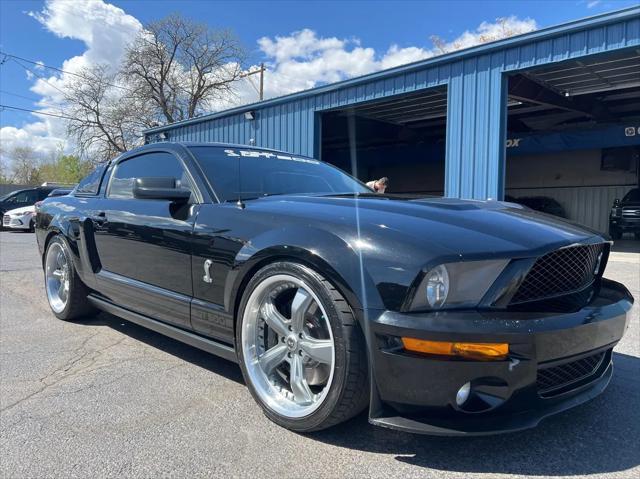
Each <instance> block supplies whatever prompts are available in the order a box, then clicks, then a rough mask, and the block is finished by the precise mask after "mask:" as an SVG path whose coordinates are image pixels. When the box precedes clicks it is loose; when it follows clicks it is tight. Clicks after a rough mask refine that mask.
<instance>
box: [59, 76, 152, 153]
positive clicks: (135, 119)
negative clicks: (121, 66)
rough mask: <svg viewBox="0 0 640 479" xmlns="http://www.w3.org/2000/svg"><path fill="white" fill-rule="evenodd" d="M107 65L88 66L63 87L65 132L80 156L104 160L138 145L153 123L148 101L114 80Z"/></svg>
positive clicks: (114, 77)
mask: <svg viewBox="0 0 640 479" xmlns="http://www.w3.org/2000/svg"><path fill="white" fill-rule="evenodd" d="M116 82H117V74H115V73H110V72H109V70H108V68H107V67H106V66H102V65H98V66H94V67H91V68H87V69H85V70H83V71H82V72H80V73H79V74H78V75H77V76H75V77H74V78H73V79H72V80H70V81H69V82H68V83H67V85H66V88H65V107H64V115H65V116H66V117H68V123H67V130H68V133H69V135H70V136H71V137H73V139H74V140H75V141H76V144H77V147H78V150H79V152H80V154H81V155H82V156H85V157H88V158H91V159H92V160H93V162H100V161H105V160H107V159H110V158H113V157H114V156H116V155H118V154H119V153H122V152H124V151H127V150H129V149H130V148H133V147H135V146H138V145H139V144H140V142H141V141H142V130H143V129H145V128H149V127H151V126H152V124H153V118H154V112H153V109H152V108H150V106H149V105H148V104H146V103H145V102H144V101H143V100H141V99H140V98H138V97H137V96H136V95H133V94H132V93H131V92H130V91H129V90H128V89H127V88H126V87H122V86H120V85H118V84H117V83H116Z"/></svg>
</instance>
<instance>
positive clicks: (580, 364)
mask: <svg viewBox="0 0 640 479" xmlns="http://www.w3.org/2000/svg"><path fill="white" fill-rule="evenodd" d="M605 355H606V351H602V352H599V353H596V354H593V355H591V356H587V357H585V358H582V359H578V360H577V361H572V362H570V363H565V364H560V365H559V366H552V367H550V368H545V369H539V370H538V393H539V394H540V395H543V396H544V395H549V394H548V393H549V392H550V391H553V390H557V389H559V388H562V387H564V386H568V385H569V384H572V383H575V382H578V381H580V380H582V379H586V378H588V377H589V376H591V375H592V374H594V373H595V372H596V371H597V369H598V368H599V367H600V365H601V364H602V360H603V359H604V357H605Z"/></svg>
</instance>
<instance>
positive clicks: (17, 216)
mask: <svg viewBox="0 0 640 479" xmlns="http://www.w3.org/2000/svg"><path fill="white" fill-rule="evenodd" d="M71 191H72V189H70V188H57V189H55V190H53V191H52V192H51V193H49V195H48V196H47V198H51V197H52V196H64V195H68V194H69V193H71ZM40 203H42V202H41V201H38V202H37V203H36V204H35V205H30V206H23V207H22V208H16V209H13V210H9V211H7V212H6V213H5V214H4V216H3V217H2V227H3V228H6V229H12V230H25V231H33V230H34V228H35V222H36V211H37V208H38V205H39V204H40Z"/></svg>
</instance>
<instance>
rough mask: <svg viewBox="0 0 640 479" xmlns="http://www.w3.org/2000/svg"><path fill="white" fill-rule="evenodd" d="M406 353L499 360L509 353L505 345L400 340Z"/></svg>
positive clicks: (411, 339)
mask: <svg viewBox="0 0 640 479" xmlns="http://www.w3.org/2000/svg"><path fill="white" fill-rule="evenodd" d="M402 345H403V346H404V349H406V350H407V351H412V352H415V353H423V354H435V355H438V356H458V357H463V358H469V359H480V360H499V359H505V358H506V357H507V354H508V353H509V345H508V344H507V343H452V342H449V341H428V340H425V339H416V338H402Z"/></svg>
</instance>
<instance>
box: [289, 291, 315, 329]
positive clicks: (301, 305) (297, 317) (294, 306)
mask: <svg viewBox="0 0 640 479" xmlns="http://www.w3.org/2000/svg"><path fill="white" fill-rule="evenodd" d="M312 303H313V297H312V296H311V295H310V294H309V293H307V292H306V291H305V290H304V289H302V288H298V291H297V292H296V295H295V296H294V297H293V301H292V302H291V326H292V327H293V330H294V331H295V332H296V333H299V332H302V329H303V327H304V317H305V314H306V312H307V311H308V310H309V307H310V306H311V304H312Z"/></svg>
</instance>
